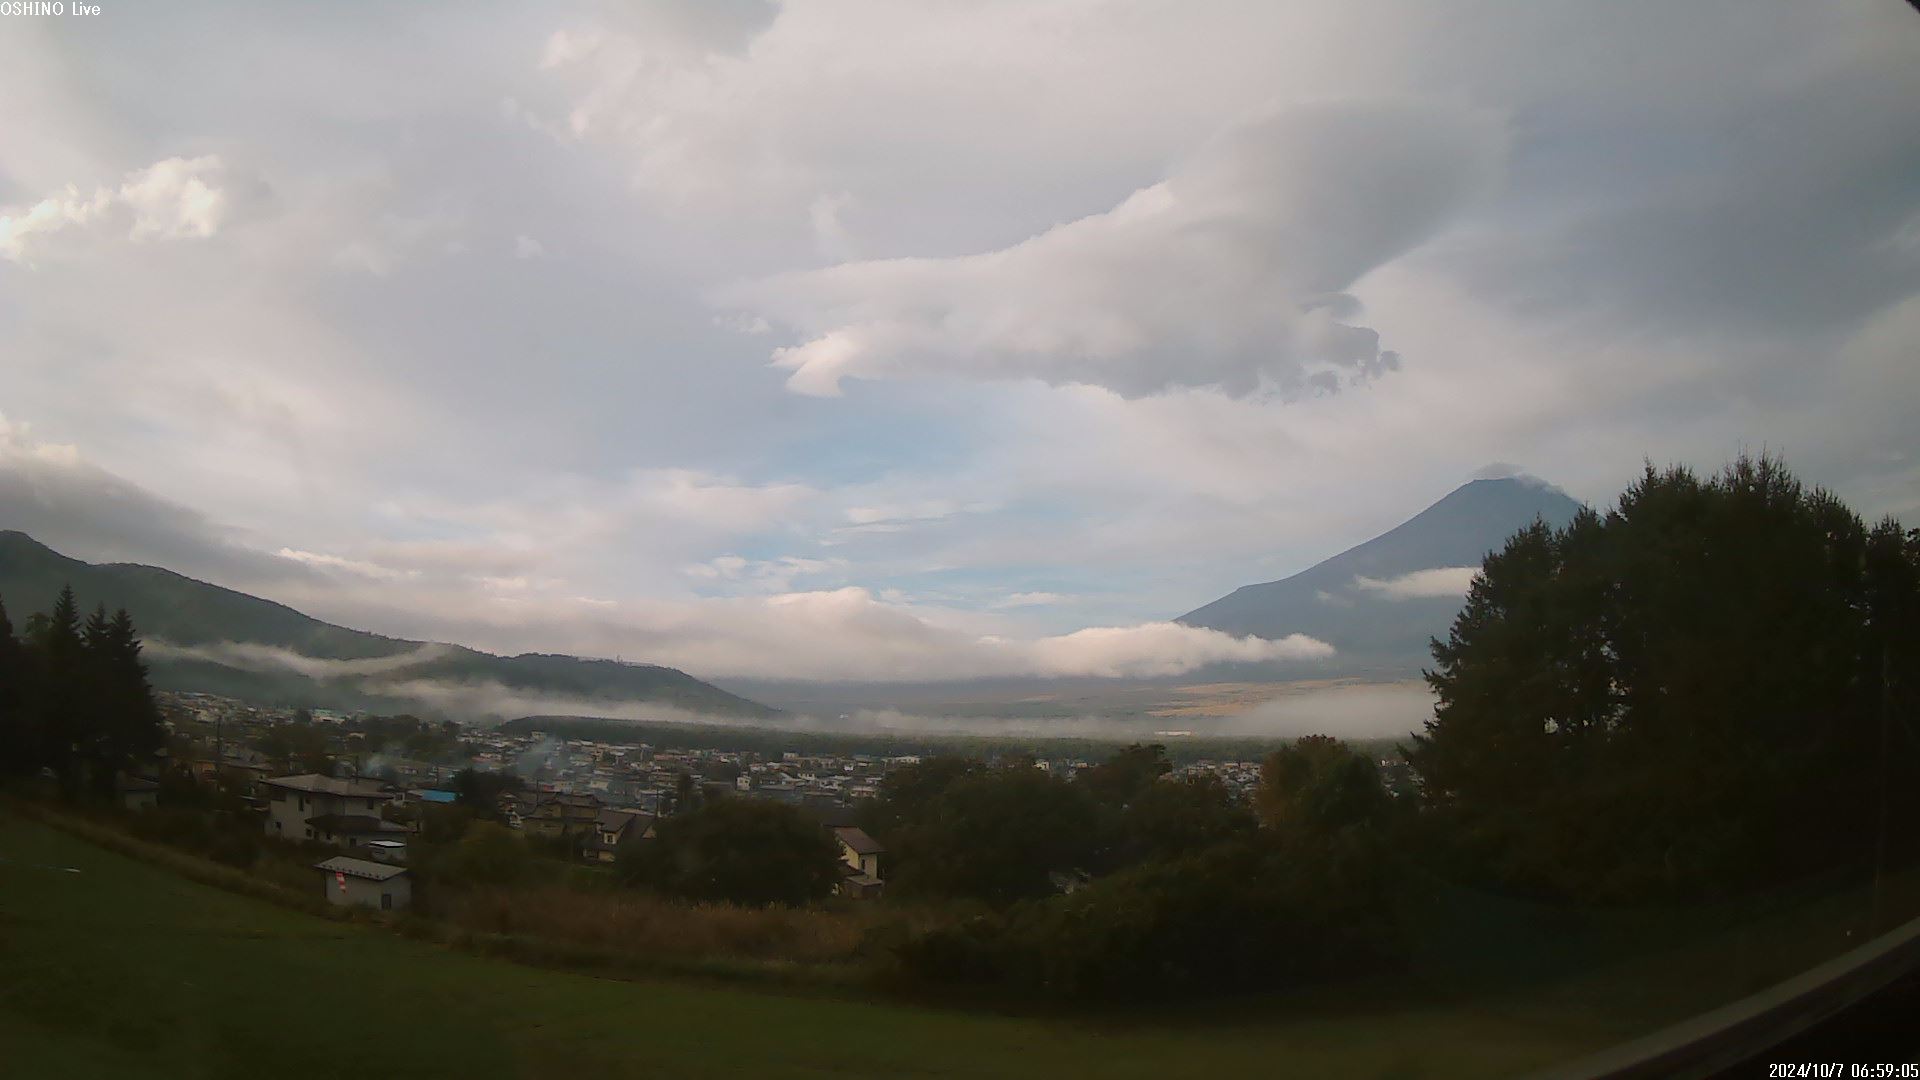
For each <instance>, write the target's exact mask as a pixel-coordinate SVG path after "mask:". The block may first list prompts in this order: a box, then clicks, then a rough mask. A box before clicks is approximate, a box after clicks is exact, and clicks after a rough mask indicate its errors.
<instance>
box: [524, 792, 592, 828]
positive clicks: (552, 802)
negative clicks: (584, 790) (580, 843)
mask: <svg viewBox="0 0 1920 1080" xmlns="http://www.w3.org/2000/svg"><path fill="white" fill-rule="evenodd" d="M520 816H521V819H522V820H523V821H524V822H525V828H526V830H527V831H528V832H530V833H533V834H534V835H535V836H577V835H583V834H586V833H589V832H592V831H593V830H594V828H595V826H597V825H598V824H599V820H600V800H599V799H596V798H594V797H593V796H591V795H568V794H565V793H563V792H558V791H553V792H547V793H545V794H543V795H540V796H538V797H537V800H536V801H535V803H534V805H533V809H532V810H531V811H527V810H525V809H523V810H521V812H520Z"/></svg>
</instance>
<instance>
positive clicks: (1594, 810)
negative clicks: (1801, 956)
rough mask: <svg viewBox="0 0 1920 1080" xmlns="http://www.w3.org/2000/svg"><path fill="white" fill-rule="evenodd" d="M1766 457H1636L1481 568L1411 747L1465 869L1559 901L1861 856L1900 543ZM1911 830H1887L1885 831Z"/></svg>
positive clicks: (1887, 704) (1891, 675)
mask: <svg viewBox="0 0 1920 1080" xmlns="http://www.w3.org/2000/svg"><path fill="white" fill-rule="evenodd" d="M1917 551H1920V545H1917V544H1915V543H1914V542H1913V539H1912V537H1911V536H1910V535H1908V534H1905V533H1903V532H1902V531H1901V529H1900V527H1899V526H1898V525H1897V524H1896V523H1893V522H1883V523H1882V524H1881V525H1880V526H1878V527H1876V528H1874V529H1872V530H1868V529H1867V528H1866V527H1865V526H1864V525H1863V524H1862V523H1861V521H1860V520H1859V518H1857V517H1856V516H1854V515H1853V514H1852V513H1851V512H1850V511H1849V510H1848V509H1847V508H1846V506H1845V505H1844V504H1842V503H1841V502H1840V501H1839V500H1838V499H1837V498H1835V497H1834V496H1833V495H1831V494H1829V493H1827V492H1824V491H1820V490H1817V489H1816V490H1808V489H1806V488H1804V487H1803V486H1802V485H1801V484H1800V483H1799V481H1798V480H1796V479H1795V478H1794V477H1793V476H1792V474H1791V473H1789V472H1788V471H1787V469H1786V468H1785V466H1784V465H1782V464H1781V463H1780V462H1778V461H1776V460H1774V459H1771V458H1761V459H1758V460H1754V459H1747V458H1742V459H1741V460H1739V461H1738V462H1736V463H1735V464H1733V465H1731V466H1729V467H1728V468H1727V469H1726V470H1724V471H1723V472H1722V473H1720V474H1719V475H1717V476H1715V477H1713V478H1711V479H1709V480H1705V481H1702V480H1700V479H1699V478H1697V477H1696V476H1694V475H1693V474H1692V473H1690V472H1688V471H1687V470H1685V469H1680V468H1673V469H1668V470H1665V471H1656V470H1654V469H1653V468H1652V467H1649V468H1648V469H1647V470H1646V472H1645V474H1644V475H1643V476H1642V477H1641V479H1640V480H1639V481H1638V482H1637V483H1635V484H1634V485H1633V486H1632V487H1631V488H1629V489H1628V490H1627V491H1626V492H1625V493H1624V494H1623V495H1622V496H1621V498H1620V501H1619V504H1618V506H1617V507H1616V508H1615V509H1614V510H1613V511H1612V512H1610V513H1608V514H1607V515H1606V516H1605V517H1604V518H1603V517H1600V516H1598V515H1594V514H1583V515H1581V516H1580V517H1578V518H1577V519H1576V520H1574V521H1573V522H1572V523H1571V524H1570V525H1569V526H1568V527H1567V528H1565V529H1561V530H1554V529H1549V528H1547V527H1545V526H1541V525H1536V526H1534V527H1533V528H1531V529H1527V530H1524V531H1522V532H1521V533H1519V534H1517V535H1516V536H1514V537H1513V538H1512V539H1511V540H1510V541H1509V542H1508V543H1507V545H1506V546H1505V547H1504V548H1503V549H1502V550H1501V551H1499V552H1497V553H1495V554H1493V555H1491V556H1489V557H1488V559H1487V560H1486V562H1485V564H1484V566H1483V567H1482V571H1481V574H1480V577H1479V578H1478V579H1477V580H1476V581H1475V583H1474V585H1473V587H1472V590H1471V592H1470V593H1469V595H1468V598H1467V602H1466V605H1465V608H1464V609H1463V610H1462V611H1461V613H1460V615H1459V616H1458V618H1457V619H1456V620H1455V622H1454V625H1453V627H1452V630H1451V631H1450V633H1449V635H1448V639H1447V640H1446V641H1444V642H1435V643H1434V647H1433V653H1434V659H1435V661H1436V665H1435V669H1434V671H1433V672H1432V673H1431V674H1430V675H1429V676H1428V679H1429V682H1430V683H1431V685H1432V686H1433V689H1434V691H1435V694H1436V695H1437V697H1438V705H1437V708H1436V711H1435V716H1434V719H1433V720H1432V721H1430V722H1429V723H1428V724H1427V727H1426V731H1425V733H1424V734H1423V735H1422V736H1421V737H1419V738H1418V739H1416V741H1415V745H1414V747H1413V748H1412V757H1411V760H1412V763H1413V765H1414V767H1415V768H1416V770H1417V771H1418V773H1419V776H1420V779H1421V784H1422V787H1423V790H1424V793H1425V797H1426V799H1427V801H1428V803H1429V805H1430V806H1431V807H1432V808H1433V810H1434V811H1435V820H1436V821H1438V822H1441V823H1443V824H1444V825H1445V826H1446V832H1447V835H1449V836H1451V837H1452V838H1453V839H1454V840H1455V841H1456V842H1457V843H1458V845H1459V850H1460V851H1461V853H1462V854H1464V855H1465V856H1466V857H1467V858H1468V860H1469V862H1470V864H1471V865H1475V866H1477V867H1480V868H1481V869H1483V870H1484V871H1486V872H1489V873H1491V874H1493V875H1495V876H1497V877H1499V878H1501V879H1504V880H1505V881H1507V882H1509V883H1511V884H1513V885H1516V886H1521V887H1525V888H1530V889H1534V890H1539V891H1544V892H1550V893H1557V894H1563V895H1572V896H1576V897H1580V898H1586V899H1594V900H1604V899H1634V898H1640V897H1645V896H1649V895H1662V894H1698V893H1702V892H1715V891H1724V890H1727V889H1731V888H1736V887H1740V886H1744V885H1749V884H1755V883H1760V882H1767V881H1778V880H1781V879H1783V878H1788V877H1793V876H1797V875H1800V874H1804V873H1806V872H1810V871H1813V870H1816V869H1820V868H1823V867H1828V866H1834V865H1839V864H1854V865H1861V864H1863V863H1864V862H1865V861H1866V860H1868V859H1870V858H1871V857H1872V856H1873V853H1874V852H1875V851H1876V849H1878V848H1879V847H1880V846H1881V843H1882V839H1883V836H1884V830H1883V828H1882V825H1881V822H1882V821H1888V822H1892V823H1895V824H1896V825H1897V823H1899V822H1901V821H1908V820H1911V819H1912V818H1911V815H1912V814H1913V812H1914V811H1915V809H1917V808H1920V807H1916V804H1915V802H1914V801H1913V799H1912V796H1911V795H1910V794H1909V793H1911V792H1914V791H1915V790H1916V789H1920V746H1916V744H1915V743H1914V742H1913V741H1912V740H1910V739H1907V738H1903V737H1900V736H1898V735H1895V734H1894V733H1893V731H1892V730H1891V728H1892V723H1893V722H1894V721H1892V720H1890V719H1889V718H1899V717H1904V716H1911V715H1913V710H1914V708H1915V706H1916V704H1920V702H1917V701H1916V696H1915V689H1916V688H1915V685H1914V677H1913V675H1912V673H1913V672H1914V671H1916V670H1920V640H1917V636H1916V633H1915V630H1914V623H1915V616H1914V610H1915V603H1916V596H1920V590H1917V589H1916V585H1915V580H1916V571H1915V567H1916V566H1917V565H1920V557H1916V552H1917ZM1898 839H1901V840H1903V841H1910V840H1911V839H1912V837H1911V830H1905V831H1904V832H1903V835H1902V837H1901V838H1898Z"/></svg>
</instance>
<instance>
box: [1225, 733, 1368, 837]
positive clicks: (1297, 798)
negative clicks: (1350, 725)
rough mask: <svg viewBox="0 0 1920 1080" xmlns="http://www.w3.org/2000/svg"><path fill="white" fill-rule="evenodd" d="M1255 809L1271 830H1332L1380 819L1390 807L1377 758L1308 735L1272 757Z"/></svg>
mask: <svg viewBox="0 0 1920 1080" xmlns="http://www.w3.org/2000/svg"><path fill="white" fill-rule="evenodd" d="M1253 805H1254V811H1255V813H1256V814H1258V815H1259V818H1260V823H1261V824H1262V825H1265V826H1267V827H1268V828H1271V829H1296V830H1307V831H1313V832H1331V831H1334V830H1338V829H1344V828H1348V827H1352V826H1358V825H1366V824H1369V823H1374V822H1378V821H1380V820H1381V819H1382V818H1383V817H1385V816H1386V814H1387V811H1388V806H1389V800H1388V796H1387V791H1386V788H1385V787H1383V786H1381V783H1380V771H1379V769H1378V768H1376V767H1375V765H1374V763H1373V761H1372V759H1370V758H1368V757H1367V756H1366V755H1364V754H1361V753H1359V752H1358V751H1356V750H1354V749H1353V748H1352V747H1350V746H1348V745H1347V744H1346V743H1343V742H1341V741H1340V740H1338V739H1335V738H1332V737H1330V736H1326V735H1308V736H1305V737H1303V738H1300V739H1296V740H1294V743H1293V745H1292V746H1285V747H1281V748H1280V749H1278V750H1275V751H1274V752H1273V753H1271V754H1269V755H1267V760H1266V761H1265V762H1263V763H1262V764H1261V766H1260V786H1259V787H1257V788H1255V789H1254V794H1253Z"/></svg>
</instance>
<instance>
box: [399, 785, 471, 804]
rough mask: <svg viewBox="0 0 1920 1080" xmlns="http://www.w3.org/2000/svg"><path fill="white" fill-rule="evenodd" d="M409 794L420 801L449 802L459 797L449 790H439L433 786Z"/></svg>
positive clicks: (457, 799) (455, 800)
mask: <svg viewBox="0 0 1920 1080" xmlns="http://www.w3.org/2000/svg"><path fill="white" fill-rule="evenodd" d="M410 794H412V795H413V796H414V797H416V798H418V799H419V800H420V801H421V802H437V803H450V802H458V801H459V799H460V796H458V795H456V794H454V793H453V792H451V791H440V790H437V789H435V788H422V789H420V790H418V791H413V792H410Z"/></svg>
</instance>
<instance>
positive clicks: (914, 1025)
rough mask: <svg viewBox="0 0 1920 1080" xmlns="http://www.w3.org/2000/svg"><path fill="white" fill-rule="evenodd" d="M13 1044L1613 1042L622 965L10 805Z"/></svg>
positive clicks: (511, 1068)
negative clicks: (122, 838)
mask: <svg viewBox="0 0 1920 1080" xmlns="http://www.w3.org/2000/svg"><path fill="white" fill-rule="evenodd" d="M0 860H4V861H0V973H3V974H0V1046H4V1047H6V1048H7V1050H6V1054H7V1059H8V1060H7V1066H8V1067H7V1071H8V1073H9V1075H15V1076H23V1077H94V1076H103V1075H113V1076H122V1077H145V1076H165V1077H173V1076H179V1077H225V1076H247V1077H252V1076H259V1075H273V1076H275V1077H283V1078H294V1077H307V1076H312V1077H329V1078H334V1077H339V1076H341V1075H350V1074H352V1073H353V1072H355V1071H357V1070H359V1069H361V1068H365V1067H374V1068H377V1069H378V1071H380V1072H381V1073H383V1074H385V1075H402V1076H414V1077H433V1076H461V1077H496V1076H499V1077H507V1076H525V1077H549V1076H551V1077H564V1076H574V1075H581V1076H614V1077H627V1076H635V1077H638V1076H656V1075H674V1076H690V1077H703V1076H715V1077H718V1076H736V1075H757V1076H798V1077H829V1076H831V1077H858V1076H903V1075H915V1076H951V1077H965V1076H1015V1077H1017V1076H1048V1077H1057V1076H1061V1075H1073V1074H1080V1073H1085V1072H1089V1071H1094V1070H1096V1069H1097V1071H1099V1072H1100V1073H1102V1074H1104V1075H1108V1076H1117V1077H1127V1076H1141V1077H1149V1076H1150V1077H1167V1076H1182V1075H1210V1074H1216V1073H1239V1074H1242V1075H1260V1076H1275V1075H1295V1076H1303V1077H1304V1076H1316V1077H1317V1076H1380V1077H1385V1076H1396V1077H1419V1076H1436V1077H1438V1076H1494V1075H1503V1074H1512V1073H1514V1072H1517V1071H1521V1070H1524V1069H1525V1068H1527V1067H1530V1066H1533V1065H1537V1064H1540V1063H1544V1062H1548V1061H1552V1060H1555V1059H1558V1058H1560V1057H1563V1056H1566V1055H1568V1054H1572V1053H1577V1052H1579V1051H1581V1050H1584V1049H1587V1048H1590V1047H1592V1046H1595V1045H1598V1044H1599V1043H1600V1042H1604V1041H1605V1039H1606V1035H1605V1034H1604V1033H1603V1031H1602V1030H1596V1028H1595V1027H1594V1026H1591V1025H1589V1026H1586V1027H1585V1029H1584V1031H1580V1030H1577V1029H1576V1030H1575V1031H1574V1032H1572V1033H1569V1032H1568V1031H1567V1030H1564V1029H1552V1028H1545V1027H1542V1026H1541V1025H1539V1024H1538V1023H1537V1022H1533V1021H1529V1020H1526V1019H1515V1018H1510V1017H1507V1016H1503V1015H1499V1014H1498V1013H1494V1012H1469V1013H1461V1012H1458V1011H1453V1010H1447V1009H1439V1008H1429V1009H1406V1010H1393V1009H1383V1010H1381V1011H1379V1012H1374V1013H1370V1014H1368V1015H1364V1016H1355V1015H1353V1014H1352V1013H1351V1012H1350V1011H1349V1012H1346V1013H1344V1014H1340V1015H1334V1014H1316V1012H1315V1011H1313V1010H1311V1009H1307V1008H1304V1007H1301V1008H1297V1009H1294V1010H1290V1013H1289V1015H1288V1016H1287V1017H1286V1018H1285V1019H1279V1020H1272V1019H1245V1018H1241V1019H1235V1020H1221V1021H1217V1022H1206V1021H1201V1020H1194V1019H1184V1020H1182V1021H1181V1022H1180V1023H1179V1025H1178V1026H1170V1025H1165V1024H1156V1023H1153V1022H1146V1023H1142V1022H1137V1021H1134V1020H1129V1021H1127V1022H1125V1023H1119V1022H1115V1023H1111V1024H1107V1025H1096V1024H1089V1023H1081V1022H1069V1021H1060V1020H1043V1019H1034V1018H1016V1017H1002V1016H989V1015H980V1014H973V1013H961V1012H954V1011H946V1010H938V1009H927V1008H918V1007H913V1006H908V1005H900V1004H872V1003H866V1002H860V1001H848V1000H841V999H834V998H826V997H809V996H784V995H780V994H773V993H766V992H758V991H748V990H742V989H738V988H733V987H724V986H714V985H706V984H699V983H693V982H678V981H675V982H669V981H650V982H618V981H611V980H605V979H596V978H590V977H587V976H583V975H575V974H569V973H564V972H555V971H546V970H540V969H534V968H528V967H521V966H517V965H513V964H508V963H505V962H501V961H496V960H490V959H485V958H480V957H475V956H470V955H466V954H463V953H459V952H455V951H451V950H447V949H443V948H440V947H436V946H432V945H428V944H424V943H421V942H416V941H411V940H406V939H402V938H400V937H398V936H396V935H393V934H391V933H388V932H385V931H383V930H380V929H377V928H369V927H364V926H357V925H352V924H345V923H335V922H329V921H326V920H321V919H316V918H313V917H310V916H307V915H302V914H298V913H295V912H291V911H286V910H282V909H279V908H275V907H272V906H269V905H267V904H263V903H260V902H258V901H254V900H250V899H246V898H243V897H238V896H234V895H230V894H227V893H224V892H220V891H218V890H215V889H211V888H208V887H206V886H202V885H198V884H195V883H193V882H189V881H186V880H184V879H181V878H178V877H175V876H173V875H171V874H168V873H166V872H165V871H162V870H159V869H157V868H154V867H151V866H147V865H144V864H141V863H138V862H135V861H132V860H130V859H127V858H124V857H122V856H119V855H114V854H111V853H108V852H106V851H103V850H100V849H98V848H94V847H91V846H89V845H87V844H85V843H82V842H81V841H79V840H76V839H74V838H72V837H70V836H67V835H65V834H63V833H59V832H56V831H54V830H52V829H50V828H47V827H45V826H42V825H38V824H33V823H28V822H25V821H22V820H20V819H18V818H17V817H8V818H0Z"/></svg>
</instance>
